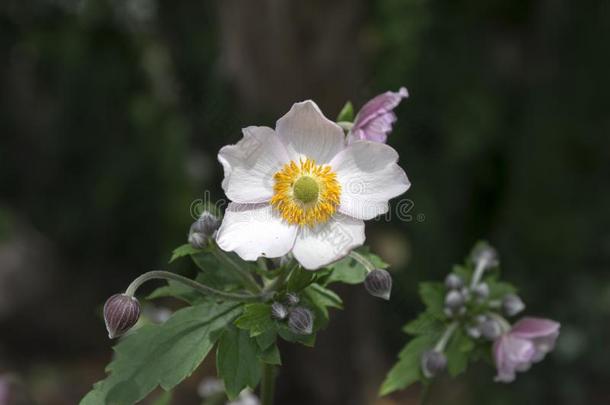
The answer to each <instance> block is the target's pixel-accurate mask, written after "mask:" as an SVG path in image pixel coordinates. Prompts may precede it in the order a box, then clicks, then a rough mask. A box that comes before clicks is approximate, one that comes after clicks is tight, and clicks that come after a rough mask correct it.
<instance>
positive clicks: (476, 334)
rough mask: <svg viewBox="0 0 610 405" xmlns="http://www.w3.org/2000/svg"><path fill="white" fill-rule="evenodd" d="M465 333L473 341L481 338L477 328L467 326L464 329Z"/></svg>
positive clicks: (479, 330)
mask: <svg viewBox="0 0 610 405" xmlns="http://www.w3.org/2000/svg"><path fill="white" fill-rule="evenodd" d="M466 333H468V336H470V337H471V338H473V339H478V338H480V337H481V329H479V327H478V326H474V325H468V326H467V327H466Z"/></svg>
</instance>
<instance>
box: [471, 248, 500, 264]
mask: <svg viewBox="0 0 610 405" xmlns="http://www.w3.org/2000/svg"><path fill="white" fill-rule="evenodd" d="M472 260H473V261H474V262H475V263H476V264H477V265H479V263H484V267H485V268H486V269H489V268H491V267H496V266H498V264H500V260H499V259H498V252H497V251H496V249H494V248H493V247H492V246H490V245H488V244H482V245H480V246H477V247H476V248H475V250H474V252H472Z"/></svg>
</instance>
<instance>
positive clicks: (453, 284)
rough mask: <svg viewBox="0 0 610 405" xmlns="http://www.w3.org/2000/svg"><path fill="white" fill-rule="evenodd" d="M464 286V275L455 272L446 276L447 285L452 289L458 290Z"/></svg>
mask: <svg viewBox="0 0 610 405" xmlns="http://www.w3.org/2000/svg"><path fill="white" fill-rule="evenodd" d="M463 286H464V280H462V277H460V276H458V275H457V274H455V273H449V274H448V275H447V277H445V287H447V288H448V289H450V290H458V289H460V288H462V287H463Z"/></svg>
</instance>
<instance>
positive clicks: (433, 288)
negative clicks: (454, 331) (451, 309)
mask: <svg viewBox="0 0 610 405" xmlns="http://www.w3.org/2000/svg"><path fill="white" fill-rule="evenodd" d="M419 295H420V297H421V299H422V301H423V302H424V304H425V305H426V308H427V310H428V312H429V313H430V314H431V315H433V316H435V317H436V318H438V319H444V318H445V314H444V313H443V304H444V301H445V286H444V285H443V283H432V282H427V283H421V284H420V285H419Z"/></svg>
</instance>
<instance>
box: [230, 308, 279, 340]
mask: <svg viewBox="0 0 610 405" xmlns="http://www.w3.org/2000/svg"><path fill="white" fill-rule="evenodd" d="M235 325H236V326H237V327H238V328H240V329H245V330H249V331H250V337H255V336H258V335H260V334H262V333H264V332H266V331H268V330H269V329H272V328H273V327H274V322H273V319H271V306H269V305H267V304H260V303H256V304H248V305H245V306H244V312H243V314H242V315H241V316H240V317H239V318H237V319H236V320H235Z"/></svg>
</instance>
